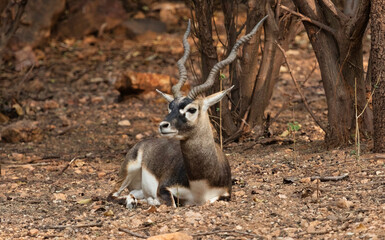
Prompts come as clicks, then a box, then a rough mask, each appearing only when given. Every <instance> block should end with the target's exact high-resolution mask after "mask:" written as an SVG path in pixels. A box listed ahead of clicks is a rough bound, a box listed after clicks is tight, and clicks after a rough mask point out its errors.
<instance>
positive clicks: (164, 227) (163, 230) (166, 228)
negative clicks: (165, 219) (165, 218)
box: [159, 225, 169, 233]
mask: <svg viewBox="0 0 385 240" xmlns="http://www.w3.org/2000/svg"><path fill="white" fill-rule="evenodd" d="M168 231H169V228H168V227H167V225H164V226H163V227H161V228H160V229H159V232H160V233H166V232H168Z"/></svg>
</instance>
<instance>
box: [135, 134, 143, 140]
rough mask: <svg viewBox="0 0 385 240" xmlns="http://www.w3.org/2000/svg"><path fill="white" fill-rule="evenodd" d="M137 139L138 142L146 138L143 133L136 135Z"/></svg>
mask: <svg viewBox="0 0 385 240" xmlns="http://www.w3.org/2000/svg"><path fill="white" fill-rule="evenodd" d="M135 138H136V139H137V140H142V139H143V138H144V135H143V134H141V133H139V134H136V136H135Z"/></svg>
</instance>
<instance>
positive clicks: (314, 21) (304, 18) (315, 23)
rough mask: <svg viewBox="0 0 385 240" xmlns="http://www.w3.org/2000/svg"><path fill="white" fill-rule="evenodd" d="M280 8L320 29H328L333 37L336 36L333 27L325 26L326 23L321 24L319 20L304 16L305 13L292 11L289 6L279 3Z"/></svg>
mask: <svg viewBox="0 0 385 240" xmlns="http://www.w3.org/2000/svg"><path fill="white" fill-rule="evenodd" d="M280 8H282V9H283V10H286V11H288V12H290V13H291V14H293V15H295V16H297V17H299V18H300V20H301V21H305V22H308V23H311V24H313V25H315V26H317V27H319V28H320V29H323V30H325V31H328V32H330V33H331V34H333V36H334V37H336V36H337V31H336V30H335V29H334V28H331V27H329V26H327V25H325V24H323V23H321V22H319V21H317V20H314V19H311V18H309V17H307V16H305V15H303V14H301V13H299V12H296V11H293V10H291V9H290V8H288V7H286V6H284V5H280Z"/></svg>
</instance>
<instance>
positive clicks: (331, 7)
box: [318, 0, 349, 23]
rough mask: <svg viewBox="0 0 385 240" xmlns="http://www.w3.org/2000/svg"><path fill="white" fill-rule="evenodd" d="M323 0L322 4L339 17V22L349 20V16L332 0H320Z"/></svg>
mask: <svg viewBox="0 0 385 240" xmlns="http://www.w3.org/2000/svg"><path fill="white" fill-rule="evenodd" d="M318 1H320V2H322V4H323V5H324V6H325V7H327V9H328V10H329V11H330V12H331V13H332V14H333V16H334V17H335V18H337V19H338V21H339V22H341V23H344V22H346V21H348V19H349V17H348V16H346V15H345V13H343V12H342V11H341V10H339V9H338V8H337V7H336V5H334V3H333V2H332V1H331V0H318Z"/></svg>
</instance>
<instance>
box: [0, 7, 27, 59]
mask: <svg viewBox="0 0 385 240" xmlns="http://www.w3.org/2000/svg"><path fill="white" fill-rule="evenodd" d="M26 5H27V0H8V1H6V0H4V1H0V14H1V15H0V63H1V62H2V59H3V52H4V48H5V47H6V46H7V44H8V41H9V40H10V39H11V37H12V36H13V35H14V34H15V32H16V30H17V27H18V26H19V22H20V18H21V16H22V15H23V12H24V9H25V6H26Z"/></svg>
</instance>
